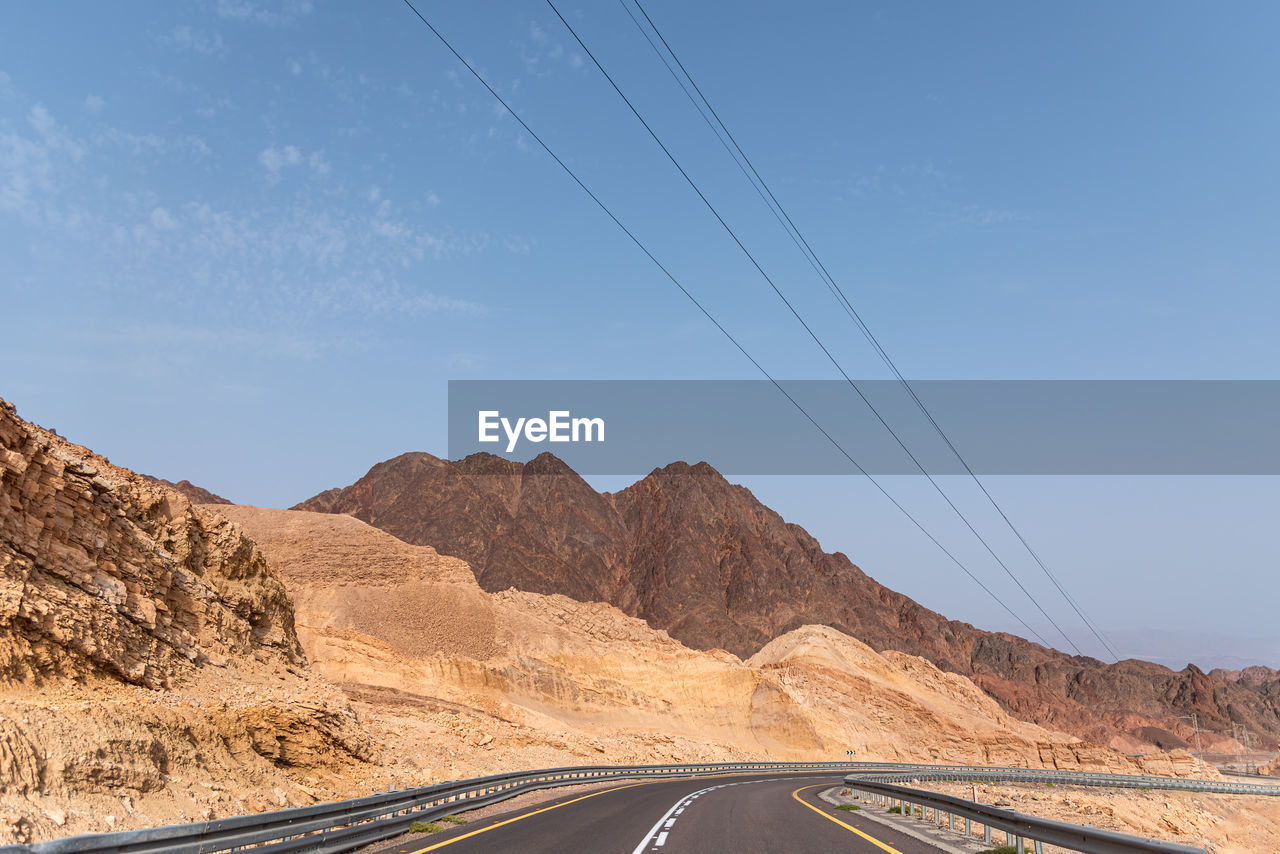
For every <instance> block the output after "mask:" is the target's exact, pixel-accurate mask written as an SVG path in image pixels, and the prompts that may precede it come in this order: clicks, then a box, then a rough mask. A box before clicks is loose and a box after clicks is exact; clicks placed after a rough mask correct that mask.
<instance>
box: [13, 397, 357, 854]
mask: <svg viewBox="0 0 1280 854" xmlns="http://www.w3.org/2000/svg"><path fill="white" fill-rule="evenodd" d="M376 758H377V751H376V749H375V746H374V744H373V742H372V741H371V740H370V739H369V737H368V735H367V734H366V733H364V732H363V731H362V730H361V728H360V727H359V725H358V724H357V722H356V720H355V716H354V714H353V713H352V712H351V709H350V707H349V706H348V704H347V702H346V700H345V699H344V698H343V697H342V696H341V694H339V693H338V692H336V691H334V690H333V689H332V688H331V687H330V686H328V685H326V684H324V683H323V682H321V681H320V680H319V679H318V678H317V677H315V676H314V675H313V674H312V673H311V672H310V670H309V668H308V664H307V660H306V657H305V655H304V653H303V651H302V646H301V644H300V643H299V642H298V637H297V634H296V631H295V628H294V611H293V603H292V601H291V600H290V599H289V596H288V594H287V593H286V591H285V587H284V585H283V584H281V582H280V579H279V578H278V577H277V576H276V575H275V573H274V571H273V570H272V569H271V567H270V566H269V565H268V564H267V561H266V559H265V558H264V557H263V555H262V553H261V551H259V549H258V548H257V546H255V545H254V544H253V542H252V541H251V540H249V539H248V538H247V537H246V536H245V535H244V532H243V531H242V530H241V529H240V528H239V527H238V526H237V525H235V524H234V523H232V522H230V521H228V520H227V519H225V518H223V517H221V516H218V515H216V514H213V513H211V512H209V511H207V510H204V509H201V508H199V507H193V506H192V505H191V503H190V502H189V501H188V500H187V499H186V498H185V497H184V496H183V495H181V494H180V493H178V492H175V491H173V490H170V489H168V488H166V487H164V486H161V485H157V484H155V483H153V482H151V481H149V480H147V479H145V478H143V477H141V476H139V475H137V474H134V473H133V472H130V471H127V470H125V469H122V468H118V467H116V466H113V465H111V464H110V463H109V462H108V461H107V460H106V459H105V458H103V457H100V456H98V455H96V454H93V453H92V452H90V451H88V450H87V449H85V448H82V447H80V446H77V445H73V444H71V443H70V442H68V441H66V440H64V439H62V438H60V437H58V436H57V435H56V434H54V433H52V432H51V431H46V430H43V429H41V428H39V427H37V426H35V425H32V424H28V423H27V422H25V421H23V420H22V419H20V418H18V416H17V413H16V412H15V410H14V408H13V407H12V406H11V405H10V404H8V403H6V402H4V401H0V841H27V840H30V839H33V838H40V837H47V836H53V835H62V834H66V833H72V832H82V831H92V830H110V829H112V828H123V827H137V826H140V825H145V824H153V823H157V822H160V821H181V820H188V821H193V820H196V819H198V818H201V817H208V816H211V815H215V814H216V815H227V814H234V813H237V812H247V811H250V810H254V809H265V808H268V807H270V806H283V805H285V804H288V803H294V804H303V803H311V802H312V801H314V800H315V796H314V795H312V794H310V793H309V790H310V791H316V792H320V793H322V794H323V793H326V790H327V791H328V792H332V791H334V790H338V791H341V790H342V786H341V779H342V775H343V774H347V773H351V770H352V769H354V770H355V773H360V771H359V769H361V768H367V767H369V766H368V763H369V762H370V761H371V760H375V759H376Z"/></svg>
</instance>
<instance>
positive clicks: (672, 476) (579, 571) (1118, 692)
mask: <svg viewBox="0 0 1280 854" xmlns="http://www.w3.org/2000/svg"><path fill="white" fill-rule="evenodd" d="M296 509H300V510H314V511H320V512H327V513H348V514H350V515H352V516H355V517H357V518H359V519H361V520H363V521H365V522H368V523H369V524H371V525H374V526H376V527H379V528H382V529H383V530H385V531H387V532H389V533H391V534H393V535H395V536H397V537H399V538H400V539H402V540H405V541H406V542H409V543H414V544H419V545H431V546H433V547H435V548H436V549H437V550H438V551H440V552H443V553H444V554H449V555H454V556H456V557H460V558H462V559H463V560H466V561H467V562H468V563H470V564H471V567H472V569H473V571H474V572H475V574H476V577H477V579H478V580H479V582H480V584H481V586H482V587H484V588H485V589H486V590H490V591H496V590H503V589H506V588H507V587H516V588H518V589H521V590H529V591H533V592H537V593H561V594H564V595H566V596H569V597H571V598H574V599H578V600H584V601H605V602H610V603H613V604H614V605H616V606H618V607H619V608H621V609H622V610H623V611H625V612H627V613H628V614H632V615H634V616H638V617H641V618H643V619H645V620H646V621H648V622H649V624H650V625H652V626H654V627H656V628H661V629H666V630H667V631H668V632H669V633H670V634H671V635H672V636H673V637H675V638H677V639H679V640H681V641H683V642H684V643H686V644H688V645H690V646H693V647H697V648H700V649H710V648H714V647H721V648H724V649H727V650H729V651H730V652H733V653H735V654H737V655H739V656H743V657H745V656H747V655H750V654H751V653H753V652H755V651H756V650H757V649H759V648H760V647H761V646H763V645H764V644H765V643H767V642H768V641H769V640H771V639H772V638H774V637H777V636H778V635H779V634H782V633H784V632H786V631H789V630H791V629H794V628H797V627H799V626H802V625H805V624H825V625H828V626H832V627H834V628H836V629H839V630H841V631H844V632H847V633H848V634H850V635H853V636H854V637H857V638H859V639H861V640H862V641H864V642H865V643H867V644H870V645H871V646H872V647H874V648H876V649H878V650H885V649H896V650H901V651H904V652H908V653H912V654H916V655H920V656H923V657H924V658H927V659H929V660H930V661H932V662H934V663H935V664H937V665H938V666H939V667H941V668H943V669H945V670H950V671H953V672H956V673H961V674H964V675H966V676H969V677H971V678H973V680H974V681H975V682H976V683H977V684H978V685H980V686H981V687H982V688H983V689H984V690H985V691H987V692H988V693H989V694H991V695H992V696H993V697H995V698H996V699H997V700H998V701H1000V702H1001V703H1002V704H1003V705H1004V706H1005V707H1006V708H1007V709H1009V710H1010V711H1011V712H1012V713H1013V714H1015V715H1017V716H1018V717H1020V718H1023V719H1024V720H1029V721H1033V722H1035V723H1039V724H1043V725H1046V726H1050V727H1053V728H1056V729H1059V730H1063V731H1066V732H1070V733H1073V734H1075V735H1078V736H1080V737H1082V738H1087V739H1089V740H1091V741H1095V742H1098V743H1102V744H1111V745H1113V746H1115V747H1117V748H1120V749H1125V750H1130V751H1136V750H1138V749H1140V748H1141V747H1142V746H1144V745H1152V744H1155V743H1156V742H1157V741H1159V742H1163V743H1172V742H1171V737H1173V738H1181V739H1183V740H1184V741H1189V740H1190V738H1191V727H1190V724H1189V723H1188V722H1185V721H1181V720H1180V719H1179V717H1178V716H1179V715H1190V714H1191V713H1192V712H1193V711H1194V712H1196V713H1197V714H1198V715H1199V718H1200V721H1201V726H1202V727H1203V728H1205V729H1208V730H1211V731H1212V730H1217V731H1219V732H1222V731H1226V732H1230V729H1231V722H1232V721H1233V720H1234V721H1239V722H1241V723H1244V724H1246V725H1247V726H1249V727H1250V729H1252V730H1254V732H1255V733H1258V734H1260V735H1261V736H1262V738H1263V739H1264V740H1266V741H1267V742H1268V744H1274V743H1276V741H1277V735H1280V697H1277V696H1276V693H1275V692H1274V691H1266V690H1263V689H1262V688H1263V686H1260V685H1255V684H1254V681H1255V680H1249V679H1241V678H1235V679H1227V678H1223V677H1222V676H1220V675H1208V674H1205V673H1203V672H1202V671H1200V670H1199V669H1197V668H1195V667H1193V666H1189V667H1187V668H1186V669H1184V670H1182V671H1178V672H1175V671H1172V670H1169V669H1168V668H1165V667H1162V666H1160V665H1157V664H1152V663H1149V662H1145V661H1136V660H1130V661H1122V662H1119V663H1117V664H1111V665H1108V664H1104V663H1103V662H1100V661H1098V660H1096V659H1092V658H1084V657H1073V656H1069V655H1066V654H1064V653H1061V652H1058V651H1056V650H1051V649H1046V648H1044V647H1042V646H1040V645H1038V644H1035V643H1031V642H1029V641H1026V640H1023V639H1022V638H1018V637H1015V636H1013V635H1009V634H1004V633H992V632H985V631H981V630H979V629H976V628H974V627H973V626H971V625H969V624H967V623H962V622H957V621H954V620H948V619H946V618H945V617H943V616H941V615H939V614H937V613H934V612H933V611H930V610H929V609H927V608H924V607H922V606H920V605H918V604H916V603H915V602H913V601H912V600H911V599H909V598H907V597H906V596H903V595H902V594H900V593H896V592H894V591H893V590H890V589H888V588H886V587H884V586H883V585H881V584H879V583H877V582H876V581H875V580H874V579H872V578H870V577H869V576H868V575H866V574H865V573H864V572H863V571H862V570H861V569H859V568H858V567H857V566H855V565H854V564H853V563H852V562H851V561H850V560H849V559H848V558H847V557H846V556H845V555H843V554H840V553H838V552H837V553H834V554H828V553H827V552H825V551H823V550H822V547H821V546H820V545H819V543H818V541H817V540H815V539H814V538H813V537H812V536H810V535H809V534H808V533H807V532H806V531H805V530H804V529H803V528H801V527H800V526H798V525H794V524H789V523H787V522H786V521H785V520H783V519H782V517H781V516H779V515H778V514H777V513H775V512H773V511H772V510H770V509H769V508H768V507H765V506H764V505H763V504H761V503H760V502H759V501H757V500H756V498H755V496H754V495H752V494H751V492H750V491H749V490H747V489H745V488H744V487H741V486H736V485H734V484H731V483H729V482H728V481H726V480H725V479H724V478H723V477H721V476H720V475H719V473H717V472H716V471H715V470H714V469H713V468H711V467H710V466H708V465H706V464H705V463H699V464H698V465H694V466H690V465H687V464H685V463H673V464H671V465H669V466H666V467H665V468H662V469H657V470H655V471H654V472H652V473H651V474H649V476H648V477H646V478H644V479H643V480H641V481H639V482H637V483H635V484H633V485H632V486H630V487H628V488H626V489H624V490H622V491H621V492H617V493H612V494H610V493H603V494H602V493H598V492H596V491H595V490H594V489H592V488H591V487H590V486H589V485H588V484H587V483H586V481H584V480H583V479H582V478H580V477H579V476H578V475H577V474H575V473H574V472H573V471H572V470H571V469H570V468H569V467H568V466H566V465H565V464H564V463H563V462H562V461H560V460H559V459H557V458H556V457H554V456H552V455H550V454H543V455H542V456H540V457H538V458H537V459H535V460H533V461H532V462H530V463H528V464H527V465H521V464H519V463H513V462H509V461H506V460H503V459H500V458H498V457H494V456H490V455H487V454H477V455H474V456H471V457H468V458H466V459H464V460H459V461H456V462H447V461H444V460H440V459H437V458H436V457H433V456H431V455H430V454H422V453H412V454H404V455H402V456H399V457H396V458H395V459H392V460H388V461H386V462H383V463H379V464H378V465H376V466H374V467H373V468H372V469H370V471H369V472H368V474H366V475H365V476H364V477H362V478H361V479H360V480H358V481H357V482H356V483H354V484H352V485H351V486H349V487H347V488H345V489H332V490H329V491H327V492H323V493H321V494H320V495H317V496H315V497H314V498H312V499H310V500H308V501H304V502H303V503H301V504H299V505H298V506H297V508H296ZM1267 684H1270V683H1267ZM1153 734H1154V735H1158V738H1156V737H1153ZM1206 749H1207V747H1206Z"/></svg>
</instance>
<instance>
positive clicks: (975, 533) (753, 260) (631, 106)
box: [546, 0, 1084, 655]
mask: <svg viewBox="0 0 1280 854" xmlns="http://www.w3.org/2000/svg"><path fill="white" fill-rule="evenodd" d="M546 3H547V5H548V6H549V7H551V11H553V12H554V13H555V14H556V17H557V18H559V19H560V22H561V23H562V24H564V26H565V28H566V29H567V30H568V31H569V34H570V35H572V36H573V38H574V40H575V41H577V43H578V46H579V47H581V48H582V50H583V51H584V52H585V53H586V54H587V57H588V58H589V59H590V60H591V62H592V63H593V64H594V65H595V66H596V68H597V69H599V71H600V73H601V74H603V75H604V78H605V79H606V80H607V81H609V85H610V86H612V87H613V89H614V91H615V92H617V93H618V96H619V97H620V98H622V100H623V102H624V103H625V104H626V105H627V107H628V108H629V109H630V110H631V112H632V114H633V115H635V117H636V118H637V119H638V120H639V122H640V124H641V125H643V126H644V129H645V130H646V131H648V133H649V136H651V137H652V138H653V140H654V142H656V143H657V144H658V147H659V148H661V149H662V152H663V153H664V154H665V155H666V156H667V159H669V160H670V161H671V163H672V165H674V166H675V167H676V171H678V172H679V173H680V174H681V176H682V177H683V178H684V179H685V182H686V183H688V184H689V186H690V187H691V188H692V189H693V191H694V193H696V194H697V196H698V198H700V199H701V200H702V202H703V204H704V205H706V207H707V209H708V210H710V211H711V213H712V215H713V216H714V217H715V218H716V220H717V221H718V222H719V223H720V225H721V226H722V227H723V228H724V230H725V231H726V232H727V233H728V234H729V236H730V237H731V238H732V239H733V242H734V243H736V244H737V245H738V248H739V249H741V250H742V252H743V254H744V255H746V256H747V259H748V260H749V261H750V262H751V264H752V266H754V267H755V268H756V270H757V271H758V272H759V273H760V275H761V276H763V277H764V280H765V281H766V282H768V284H769V287H770V288H772V289H773V292H774V293H775V294H777V296H778V298H779V299H780V300H782V303H783V304H784V305H785V306H786V307H787V309H788V310H789V311H790V312H791V314H792V315H793V316H794V317H795V318H796V320H797V321H799V323H800V325H801V326H802V327H804V330H805V332H807V333H808V334H809V337H810V338H812V339H813V341H814V343H816V344H817V345H818V348H819V349H821V350H822V352H823V353H824V354H825V355H826V357H827V359H828V361H830V362H831V364H832V365H834V366H835V367H836V370H838V371H839V372H840V375H841V376H842V377H844V380H845V382H846V383H847V384H848V385H849V387H850V388H852V389H853V390H854V392H855V393H856V394H857V395H858V397H859V398H861V400H862V402H863V403H865V404H866V406H867V408H868V409H870V410H871V412H872V414H874V415H875V417H876V419H877V420H878V421H879V422H880V424H881V425H882V426H883V427H884V428H885V430H887V431H888V432H889V435H891V436H892V437H893V438H894V441H896V442H897V443H898V447H900V448H901V449H902V450H903V452H904V453H906V455H907V456H908V457H909V458H910V459H911V461H912V463H913V464H914V465H915V467H916V468H917V469H918V470H919V471H920V473H921V474H923V475H924V476H925V478H926V479H927V480H928V481H929V483H930V484H931V485H932V486H933V488H934V490H935V491H936V492H937V493H938V495H940V496H941V497H942V499H943V500H944V501H945V502H946V503H947V505H948V506H949V507H950V508H951V509H952V511H953V512H954V513H955V514H956V516H958V517H959V518H960V520H961V521H962V522H963V523H964V525H965V527H967V528H968V529H969V531H970V533H972V534H973V536H974V537H976V538H977V540H978V542H980V543H981V544H982V546H983V548H985V549H986V550H987V553H988V554H990V555H991V557H992V559H993V560H995V562H996V563H997V564H998V565H999V566H1000V568H1001V569H1002V570H1004V573H1005V574H1006V575H1007V576H1009V579H1010V580H1011V581H1013V583H1014V584H1015V585H1017V587H1018V589H1019V590H1021V591H1022V592H1023V594H1024V595H1025V596H1026V597H1027V599H1028V600H1030V602H1031V604H1033V605H1034V606H1035V607H1036V610H1038V611H1039V612H1040V614H1041V616H1043V617H1044V618H1045V619H1046V620H1048V622H1049V624H1050V625H1051V626H1053V627H1054V629H1055V630H1057V632H1058V634H1060V635H1061V636H1062V638H1063V640H1065V641H1066V642H1067V644H1068V645H1069V646H1070V647H1071V648H1072V649H1074V650H1075V651H1076V654H1077V655H1084V652H1083V651H1082V650H1081V649H1080V647H1079V645H1077V644H1076V642H1075V641H1074V640H1073V639H1072V638H1071V636H1070V635H1068V634H1067V633H1066V631H1065V630H1064V629H1063V628H1062V626H1061V625H1059V624H1058V622H1057V620H1055V619H1054V618H1053V617H1052V615H1050V614H1049V612H1048V611H1047V610H1046V609H1045V608H1044V606H1043V605H1041V604H1040V601H1039V600H1038V599H1037V598H1036V597H1035V594H1033V593H1032V592H1031V591H1030V590H1028V589H1027V587H1026V585H1025V584H1023V583H1022V580H1021V579H1019V578H1018V576H1017V575H1016V574H1014V572H1013V570H1011V569H1010V568H1009V566H1008V564H1006V563H1005V562H1004V561H1003V560H1002V559H1001V558H1000V556H999V555H998V554H996V551H995V549H993V548H992V547H991V544H990V543H988V542H987V540H986V538H985V537H983V536H982V534H981V533H979V532H978V529H977V528H975V527H974V526H973V523H972V522H970V521H969V518H968V517H967V516H965V514H964V513H963V512H962V511H961V510H960V508H959V507H957V506H956V504H955V502H954V501H952V500H951V497H950V496H949V495H947V493H946V491H945V490H943V488H942V487H941V486H939V485H938V482H937V481H936V480H935V479H934V477H933V476H932V475H931V474H929V472H928V470H927V469H926V468H925V467H924V465H923V464H922V463H921V462H920V460H919V459H917V457H916V455H915V454H913V453H912V452H911V449H910V448H908V447H907V444H906V442H904V441H903V440H902V438H901V437H900V436H899V435H898V433H897V431H896V430H894V429H893V427H892V426H890V424H889V422H888V421H886V420H885V418H884V416H882V415H881V414H880V412H879V410H877V409H876V407H875V406H874V405H873V404H872V403H871V401H870V400H869V399H868V398H867V396H866V395H865V394H863V392H862V389H861V388H859V387H858V384H857V383H856V382H854V380H853V378H852V377H850V376H849V374H848V372H847V371H845V369H844V367H843V366H842V365H841V364H840V362H839V360H838V359H836V357H835V355H834V354H832V352H831V350H830V349H828V347H827V346H826V345H825V344H824V343H823V342H822V339H821V338H819V337H818V335H817V333H815V332H814V331H813V328H812V327H810V326H809V324H808V322H806V321H805V319H804V317H802V316H801V314H800V312H799V311H797V310H796V308H795V306H794V305H793V304H792V303H791V301H790V300H789V299H787V297H786V295H785V294H783V292H782V290H781V289H780V288H779V287H778V285H777V284H776V283H775V282H774V281H773V278H772V277H771V276H770V275H769V274H768V273H767V272H765V270H764V268H763V267H762V266H760V263H759V262H758V261H757V260H756V258H755V256H754V255H753V254H752V253H751V250H749V249H747V247H746V245H745V244H744V243H743V242H742V240H741V239H740V238H739V237H738V235H737V232H735V231H734V230H733V228H732V226H730V225H729V223H728V222H726V221H725V219H724V217H723V216H721V215H720V212H719V211H718V210H717V209H716V207H715V205H713V204H712V203H711V200H710V199H708V198H707V196H706V194H705V193H703V192H702V189H701V188H700V187H699V186H698V184H697V182H695V181H694V180H693V178H691V177H690V176H689V173H688V172H687V171H685V169H684V167H683V166H681V165H680V161H679V160H678V159H676V157H675V155H674V154H672V153H671V150H670V149H669V148H667V146H666V144H665V143H664V142H663V141H662V139H661V138H660V137H659V136H658V134H657V133H656V132H655V131H654V130H653V128H652V127H651V126H650V125H649V122H648V121H646V120H645V118H644V116H643V115H641V113H640V111H639V110H638V109H637V108H636V106H635V104H633V103H632V102H631V99H630V98H628V97H627V96H626V94H625V93H624V92H623V91H622V89H621V87H619V86H618V84H617V82H615V81H614V79H613V77H612V76H611V75H610V74H609V72H608V71H606V70H605V68H604V66H603V65H602V64H601V63H600V60H599V59H597V58H596V56H595V54H594V53H592V51H591V49H590V48H589V47H587V45H586V42H584V41H583V40H582V37H581V36H579V35H578V33H577V31H576V30H575V29H574V28H573V26H572V25H571V24H570V23H569V22H568V21H567V20H566V19H565V17H564V15H562V14H560V10H559V9H557V8H556V5H555V3H554V2H553V0H546Z"/></svg>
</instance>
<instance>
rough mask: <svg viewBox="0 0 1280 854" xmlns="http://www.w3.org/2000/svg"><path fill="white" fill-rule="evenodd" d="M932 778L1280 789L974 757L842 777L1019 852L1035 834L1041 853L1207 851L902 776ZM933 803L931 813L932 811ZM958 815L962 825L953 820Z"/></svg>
mask: <svg viewBox="0 0 1280 854" xmlns="http://www.w3.org/2000/svg"><path fill="white" fill-rule="evenodd" d="M931 780H964V781H966V782H968V781H973V782H1018V783H1055V784H1063V785H1075V786H1099V787H1106V788H1120V789H1165V790H1183V791H1193V792H1208V793H1215V794H1245V795H1264V796H1270V797H1277V796H1280V788H1277V787H1275V786H1265V785H1263V786H1258V785H1249V784H1242V783H1231V782H1225V781H1220V780H1192V779H1184V778H1173V777H1150V776H1145V775H1137V774H1099V773H1093V772H1085V771H1076V772H1073V771H1040V770H1035V769H1025V770H1023V769H1016V770H1015V769H1009V768H989V767H982V766H969V765H950V766H940V765H890V764H882V765H879V766H874V767H872V766H864V767H863V768H861V769H860V770H859V771H858V772H855V773H853V774H850V775H848V776H847V777H845V784H846V785H848V786H849V787H850V788H853V789H857V790H859V791H860V792H865V793H868V794H870V795H871V796H872V799H873V801H874V802H875V803H878V804H880V805H883V806H887V807H889V808H890V809H892V808H894V807H897V809H898V811H899V812H900V813H901V814H903V815H905V816H908V817H916V816H917V814H918V816H919V818H920V819H921V820H924V821H929V820H932V822H933V823H934V824H945V825H946V826H947V827H948V828H950V829H952V830H956V831H958V832H962V833H963V834H964V835H965V836H966V837H969V838H971V837H972V836H973V832H972V831H973V824H974V823H975V822H976V823H977V824H979V825H981V826H982V830H983V840H984V842H986V843H988V844H990V843H991V842H992V838H991V832H992V830H998V831H1001V832H1003V833H1004V834H1005V840H1004V844H1005V845H1012V846H1014V849H1015V850H1016V851H1017V852H1018V854H1023V852H1024V851H1025V850H1026V843H1027V842H1030V843H1032V845H1033V846H1034V848H1035V851H1036V852H1037V854H1039V852H1040V851H1041V849H1042V846H1043V845H1044V844H1050V845H1057V846H1059V847H1062V848H1066V849H1068V850H1071V851H1083V852H1089V854H1143V853H1144V852H1145V853H1146V854H1151V852H1155V854H1204V849H1202V848H1194V847H1191V846H1187V845H1179V844H1176V843H1173V842H1160V841H1156V840H1151V839H1144V838H1142V837H1138V836H1130V835H1128V834H1123V833H1115V832H1114V831H1109V830H1101V829H1099V828H1095V827H1088V826H1080V825H1074V824H1068V823H1066V822H1060V821H1053V820H1050V819H1045V818H1039V817H1037V816H1032V815H1026V814H1024V813H1018V812H1014V811H1013V810H1007V809H1003V808H1001V807H997V806H993V805H991V804H983V803H978V802H975V801H967V800H964V799H963V798H957V797H953V796H951V795H943V794H939V793H934V792H924V791H921V790H919V789H914V788H907V787H905V786H901V785H897V784H898V783H908V782H909V783H920V782H924V781H931ZM930 810H932V819H930ZM957 819H962V820H963V821H964V828H963V830H960V828H957V827H956V822H957Z"/></svg>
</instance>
